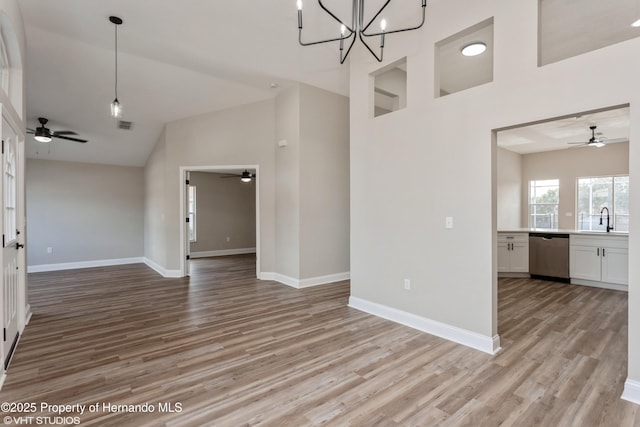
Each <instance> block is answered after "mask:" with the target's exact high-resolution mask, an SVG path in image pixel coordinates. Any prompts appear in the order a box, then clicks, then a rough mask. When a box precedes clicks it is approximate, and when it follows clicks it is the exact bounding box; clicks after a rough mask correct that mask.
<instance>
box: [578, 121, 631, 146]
mask: <svg viewBox="0 0 640 427" xmlns="http://www.w3.org/2000/svg"><path fill="white" fill-rule="evenodd" d="M596 128H597V126H595V125H592V126H589V129H591V138H589V140H588V141H585V142H569V143H568V144H569V145H575V146H577V147H584V146H587V147H597V148H600V147H604V146H605V141H606V142H607V143H612V142H622V141H626V138H615V139H609V138H607V137H606V136H598V137H596Z"/></svg>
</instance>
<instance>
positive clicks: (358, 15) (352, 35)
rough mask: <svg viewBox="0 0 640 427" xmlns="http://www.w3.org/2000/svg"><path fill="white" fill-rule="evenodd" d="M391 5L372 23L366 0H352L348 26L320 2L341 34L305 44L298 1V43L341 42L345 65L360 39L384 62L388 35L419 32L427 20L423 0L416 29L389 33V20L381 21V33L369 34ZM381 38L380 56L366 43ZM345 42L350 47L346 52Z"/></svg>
mask: <svg viewBox="0 0 640 427" xmlns="http://www.w3.org/2000/svg"><path fill="white" fill-rule="evenodd" d="M389 3H391V0H386V1H385V2H384V4H383V5H382V7H381V8H380V9H379V10H378V12H376V13H375V14H374V15H373V18H371V20H370V21H368V22H365V21H364V0H352V7H351V23H350V25H347V22H349V21H346V22H345V21H343V20H342V19H340V18H338V16H337V15H336V14H335V13H333V12H332V11H331V10H329V9H328V8H327V7H326V6H325V5H324V3H323V2H322V0H318V5H319V6H320V8H321V9H322V10H324V11H325V12H326V13H327V14H328V15H329V16H330V17H331V18H333V19H334V20H335V21H336V22H338V24H340V26H339V29H340V34H339V36H337V37H334V38H329V39H326V40H318V41H313V42H304V41H302V0H297V7H298V42H299V43H300V44H301V45H302V46H312V45H316V44H321V43H331V42H339V43H340V63H341V64H343V63H344V61H345V60H346V59H347V57H348V56H349V52H351V48H352V47H353V44H354V43H355V42H356V38H359V39H360V41H361V42H362V44H363V45H364V46H365V47H366V48H367V50H368V51H369V52H370V53H371V54H372V55H373V56H374V58H376V60H377V61H378V62H382V58H383V53H384V38H385V36H386V35H387V34H393V33H400V32H404V31H412V30H417V29H418V28H420V27H422V26H423V25H424V20H425V9H426V7H427V0H421V3H422V4H421V8H422V20H421V22H420V24H419V25H417V26H414V27H408V28H402V29H399V30H392V31H387V20H386V19H381V20H380V31H378V32H373V33H371V32H367V30H368V29H369V27H370V26H371V25H372V24H373V23H374V22H375V21H376V19H377V18H378V17H379V16H380V14H382V12H383V11H384V9H385V8H386V7H387V5H388V4H389ZM378 36H379V37H380V54H379V55H378V54H377V53H376V52H375V51H374V50H373V49H372V48H371V47H370V46H369V44H368V43H367V42H366V40H365V39H366V38H369V37H378ZM345 42H346V44H347V45H348V46H347V49H346V52H345Z"/></svg>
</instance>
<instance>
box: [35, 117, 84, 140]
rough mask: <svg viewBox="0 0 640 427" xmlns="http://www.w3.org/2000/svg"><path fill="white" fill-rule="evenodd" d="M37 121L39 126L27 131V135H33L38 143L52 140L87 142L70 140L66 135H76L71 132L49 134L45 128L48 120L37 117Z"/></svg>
mask: <svg viewBox="0 0 640 427" xmlns="http://www.w3.org/2000/svg"><path fill="white" fill-rule="evenodd" d="M38 121H39V122H40V126H38V127H37V128H36V129H35V130H33V129H27V133H32V134H34V138H35V140H36V141H38V142H51V139H52V138H59V139H66V140H68V141H75V142H82V143H85V142H87V140H86V139H80V138H72V137H70V136H67V135H77V133H76V132H74V131H72V130H58V131H53V132H51V131H50V130H49V128H47V127H46V124H47V122H48V121H49V119H45V118H44V117H38Z"/></svg>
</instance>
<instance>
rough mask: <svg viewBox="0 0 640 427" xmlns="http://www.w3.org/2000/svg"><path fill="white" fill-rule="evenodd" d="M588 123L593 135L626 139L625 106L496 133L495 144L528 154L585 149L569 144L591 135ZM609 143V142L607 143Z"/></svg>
mask: <svg viewBox="0 0 640 427" xmlns="http://www.w3.org/2000/svg"><path fill="white" fill-rule="evenodd" d="M590 126H597V128H596V130H595V132H596V137H600V138H606V139H604V141H603V142H604V143H605V144H607V143H608V142H607V139H609V140H618V141H617V142H623V141H628V140H629V107H622V108H616V109H611V110H605V111H599V112H590V113H583V114H576V115H573V116H570V117H565V118H561V119H557V120H550V121H544V122H542V123H536V124H531V125H525V126H520V127H516V128H513V129H508V130H503V131H500V132H498V135H497V136H498V142H497V143H498V146H499V147H502V148H505V149H507V150H510V151H513V152H516V153H519V154H529V153H537V152H541V151H553V150H566V149H570V148H571V149H589V150H593V149H595V148H593V147H582V146H577V145H571V144H569V143H575V142H587V141H589V138H591V129H589V127H590ZM611 143H613V142H611Z"/></svg>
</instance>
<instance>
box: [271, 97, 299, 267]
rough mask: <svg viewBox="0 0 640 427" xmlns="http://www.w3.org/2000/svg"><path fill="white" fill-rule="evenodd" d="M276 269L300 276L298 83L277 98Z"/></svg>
mask: <svg viewBox="0 0 640 427" xmlns="http://www.w3.org/2000/svg"><path fill="white" fill-rule="evenodd" d="M275 120H276V140H277V141H286V142H287V146H286V147H280V148H277V150H276V151H275V161H276V171H275V184H276V194H275V197H276V199H275V201H276V205H275V251H276V254H277V256H276V265H275V267H276V269H275V271H276V272H277V273H279V274H282V275H284V276H286V277H291V278H298V277H300V86H298V85H296V86H294V87H292V88H290V89H287V90H286V91H284V92H283V93H281V94H280V95H279V96H278V97H277V98H276V116H275Z"/></svg>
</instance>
